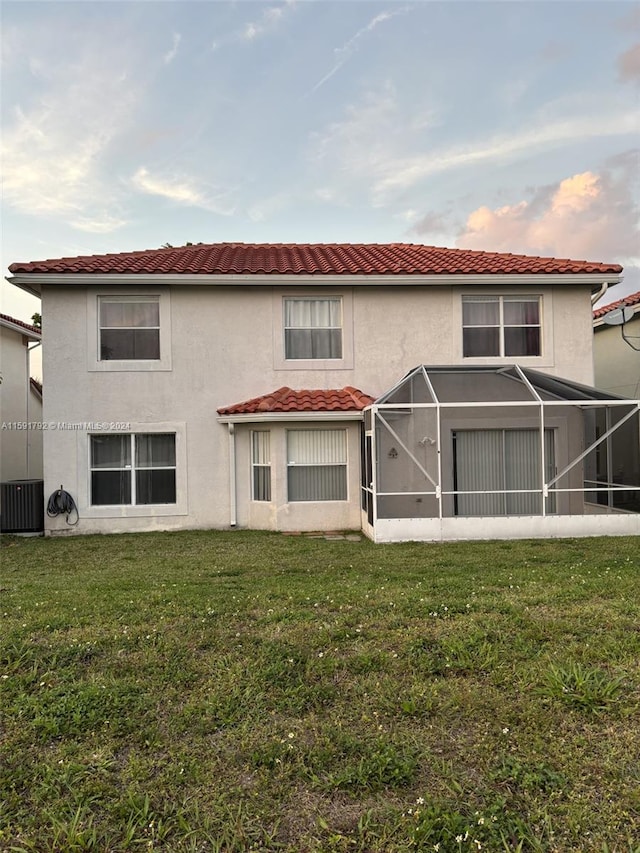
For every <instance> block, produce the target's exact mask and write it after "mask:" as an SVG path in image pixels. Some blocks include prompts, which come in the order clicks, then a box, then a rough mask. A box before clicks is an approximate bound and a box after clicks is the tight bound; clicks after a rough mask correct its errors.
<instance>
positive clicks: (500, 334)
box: [462, 296, 541, 358]
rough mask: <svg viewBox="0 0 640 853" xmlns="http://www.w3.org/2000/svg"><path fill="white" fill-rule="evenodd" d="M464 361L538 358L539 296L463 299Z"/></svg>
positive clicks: (539, 334)
mask: <svg viewBox="0 0 640 853" xmlns="http://www.w3.org/2000/svg"><path fill="white" fill-rule="evenodd" d="M462 354H463V356H465V358H472V357H491V356H507V357H508V356H510V357H522V356H539V355H541V322H540V298H539V297H538V296H522V297H520V296H463V297H462Z"/></svg>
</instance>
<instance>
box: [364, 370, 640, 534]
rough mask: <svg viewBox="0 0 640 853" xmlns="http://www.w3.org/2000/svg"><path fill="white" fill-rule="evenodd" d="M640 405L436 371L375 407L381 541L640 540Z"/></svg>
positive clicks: (509, 379) (373, 476) (372, 445)
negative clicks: (601, 537) (607, 536)
mask: <svg viewBox="0 0 640 853" xmlns="http://www.w3.org/2000/svg"><path fill="white" fill-rule="evenodd" d="M639 410H640V401H638V400H627V399H623V398H620V397H615V396H614V395H611V394H608V393H606V392H603V391H598V390H597V389H595V388H589V387H586V386H583V385H578V384H576V383H574V382H571V381H568V380H566V379H560V378H558V377H555V376H550V375H547V374H545V373H541V372H539V371H536V370H530V369H528V368H523V367H520V366H518V365H508V366H504V367H427V366H425V365H421V366H419V367H416V368H415V369H414V370H412V371H411V372H410V373H408V374H407V375H406V376H405V377H404V378H403V379H402V380H401V381H400V382H399V383H398V384H397V385H396V386H395V387H394V388H392V389H391V390H389V391H388V392H387V393H385V394H383V395H382V396H381V397H380V398H379V399H378V400H376V402H375V403H374V404H373V405H371V406H370V407H368V408H367V409H366V410H365V423H364V430H363V441H362V522H363V529H364V530H365V532H366V533H367V534H368V535H369V536H370V537H371V538H372V539H374V540H375V541H381V542H382V541H401V540H424V541H430V540H440V539H442V540H445V539H488V538H520V537H529V536H531V537H536V536H591V535H599V534H603V535H604V534H620V535H622V534H632V533H640V437H639V424H638V418H639V414H638V413H639Z"/></svg>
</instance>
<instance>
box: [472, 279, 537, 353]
mask: <svg viewBox="0 0 640 853" xmlns="http://www.w3.org/2000/svg"><path fill="white" fill-rule="evenodd" d="M511 302H537V304H538V322H537V323H528V324H507V323H505V316H504V315H505V311H504V306H505V303H511ZM465 303H467V304H472V303H476V304H481V303H497V304H498V321H497V323H496V324H485V325H480V324H478V325H465V322H464V304H465ZM461 314H462V355H463V358H464V359H465V360H466V359H477V358H480V359H486V358H510V359H518V360H519V359H523V358H540V356H541V355H542V351H543V339H542V327H543V309H542V297H541V296H540V295H539V294H525V293H522V294H495V293H490V294H489V293H475V294H470V293H468V294H463V296H462V305H461ZM518 328H522V329H538V330H539V347H538V352H537V353H524V354H521V355H514V354H510V353H507V352H506V351H505V349H506V347H505V331H506V330H507V329H518ZM466 329H497V330H498V350H499V351H498V352H495V353H490V354H487V355H466V354H465V352H464V333H465V330H466Z"/></svg>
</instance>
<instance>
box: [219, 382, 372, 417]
mask: <svg viewBox="0 0 640 853" xmlns="http://www.w3.org/2000/svg"><path fill="white" fill-rule="evenodd" d="M373 401H374V398H373V397H370V396H369V395H368V394H364V393H363V392H362V391H359V390H358V389H357V388H353V387H352V386H351V385H347V386H346V388H339V389H337V390H334V389H318V390H313V391H310V390H302V391H294V390H293V389H292V388H287V386H286V385H285V386H283V387H282V388H278V389H277V390H276V391H272V392H271V394H264V395H263V396H262V397H254V398H253V399H252V400H245V401H244V402H243V403H236V404H235V405H233V406H223V407H222V408H221V409H218V414H219V415H257V414H261V413H264V414H266V413H269V412H361V411H362V410H363V409H364V408H366V407H367V406H370V405H371V403H373Z"/></svg>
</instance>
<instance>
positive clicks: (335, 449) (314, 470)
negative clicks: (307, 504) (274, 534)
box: [287, 430, 347, 501]
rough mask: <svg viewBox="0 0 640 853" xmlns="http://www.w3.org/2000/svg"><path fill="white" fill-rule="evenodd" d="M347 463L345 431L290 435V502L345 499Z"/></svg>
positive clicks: (288, 449) (303, 432) (316, 431)
mask: <svg viewBox="0 0 640 853" xmlns="http://www.w3.org/2000/svg"><path fill="white" fill-rule="evenodd" d="M346 462H347V442H346V433H345V431H344V430H290V431H289V432H288V433H287V474H288V476H287V481H288V497H289V500H290V501H343V500H346V498H347V465H346Z"/></svg>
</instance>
